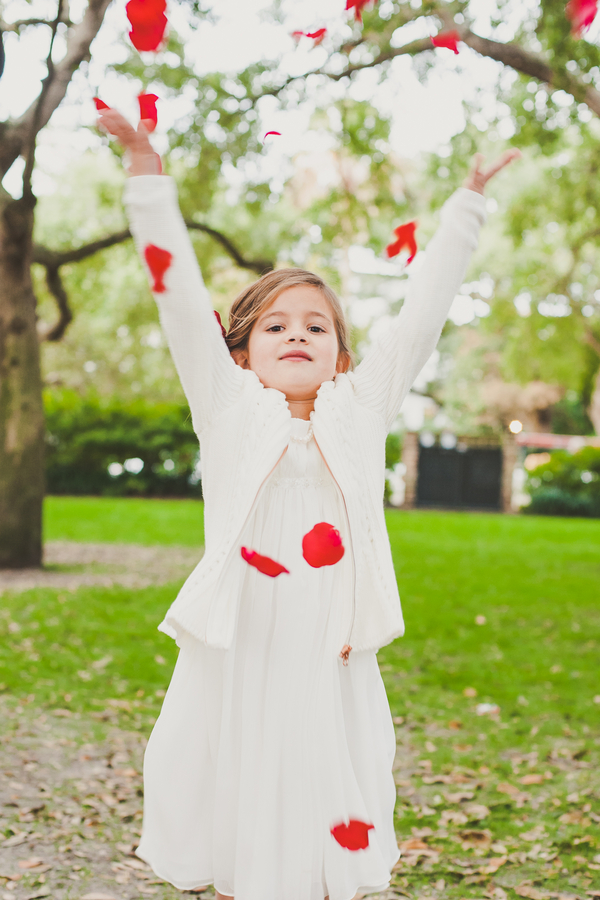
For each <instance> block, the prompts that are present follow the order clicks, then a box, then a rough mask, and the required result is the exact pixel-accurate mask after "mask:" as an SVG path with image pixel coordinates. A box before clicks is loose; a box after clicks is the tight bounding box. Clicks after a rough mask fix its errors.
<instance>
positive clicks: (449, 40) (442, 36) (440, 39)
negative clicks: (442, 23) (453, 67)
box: [431, 31, 460, 54]
mask: <svg viewBox="0 0 600 900" xmlns="http://www.w3.org/2000/svg"><path fill="white" fill-rule="evenodd" d="M459 41H460V34H459V33H458V31H440V33H439V34H435V35H434V36H433V37H432V38H431V43H432V44H433V46H434V47H445V48H446V50H452V51H453V52H454V53H456V54H458V42H459Z"/></svg>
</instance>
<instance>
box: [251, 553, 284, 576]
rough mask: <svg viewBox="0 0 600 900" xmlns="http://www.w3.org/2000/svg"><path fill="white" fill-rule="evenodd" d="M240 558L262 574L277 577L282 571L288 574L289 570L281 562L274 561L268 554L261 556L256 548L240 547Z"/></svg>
mask: <svg viewBox="0 0 600 900" xmlns="http://www.w3.org/2000/svg"><path fill="white" fill-rule="evenodd" d="M242 559H244V560H245V561H246V562H247V563H248V565H249V566H254V568H255V569H258V571H259V572H262V574H263V575H268V576H269V578H277V576H278V575H281V574H282V573H283V572H286V573H287V574H288V575H289V574H290V570H289V569H286V567H285V566H282V565H281V563H278V562H275V560H274V559H271V557H270V556H261V554H260V553H257V552H256V550H248V549H247V548H246V547H242Z"/></svg>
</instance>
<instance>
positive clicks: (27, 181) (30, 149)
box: [23, 0, 63, 200]
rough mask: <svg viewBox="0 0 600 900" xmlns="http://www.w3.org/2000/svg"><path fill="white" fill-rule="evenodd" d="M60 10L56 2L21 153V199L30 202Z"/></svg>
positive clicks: (52, 68) (50, 81) (60, 2)
mask: <svg viewBox="0 0 600 900" xmlns="http://www.w3.org/2000/svg"><path fill="white" fill-rule="evenodd" d="M62 10H63V0H58V9H57V11H56V18H55V19H54V21H53V22H52V32H51V35H50V46H49V48H48V56H47V57H46V70H47V75H46V77H45V78H44V80H43V81H42V90H41V91H40V93H39V96H38V98H37V102H36V104H35V109H34V111H33V120H32V125H31V129H30V131H29V134H28V136H27V142H26V145H25V151H24V152H23V158H24V159H25V168H24V169H23V198H24V199H25V198H26V199H28V200H30V199H31V198H32V196H33V192H32V190H31V176H32V175H33V167H34V165H35V145H36V138H37V135H38V132H39V130H40V127H39V121H40V113H41V111H42V106H43V105H44V100H45V99H46V95H47V94H48V91H49V90H50V87H51V85H52V80H53V78H54V62H53V60H52V51H53V50H54V39H55V38H56V32H57V30H58V24H59V22H60V19H61V16H62Z"/></svg>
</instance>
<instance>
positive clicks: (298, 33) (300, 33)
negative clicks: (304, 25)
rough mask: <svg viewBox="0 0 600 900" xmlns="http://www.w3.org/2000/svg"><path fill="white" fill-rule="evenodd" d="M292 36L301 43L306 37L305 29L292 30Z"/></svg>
mask: <svg viewBox="0 0 600 900" xmlns="http://www.w3.org/2000/svg"><path fill="white" fill-rule="evenodd" d="M292 37H293V38H294V40H295V41H296V43H297V44H298V43H300V40H301V39H302V38H303V37H304V32H303V31H292Z"/></svg>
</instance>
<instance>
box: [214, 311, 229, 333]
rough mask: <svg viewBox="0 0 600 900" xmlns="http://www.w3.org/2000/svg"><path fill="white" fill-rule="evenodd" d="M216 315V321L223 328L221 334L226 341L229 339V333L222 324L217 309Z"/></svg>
mask: <svg viewBox="0 0 600 900" xmlns="http://www.w3.org/2000/svg"><path fill="white" fill-rule="evenodd" d="M214 313H215V318H216V320H217V322H218V323H219V326H220V328H221V334H222V335H223V340H225V338H226V337H227V332H226V331H225V326H224V325H223V323H222V322H221V314H220V313H218V312H217V310H216V309H215V310H214Z"/></svg>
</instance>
